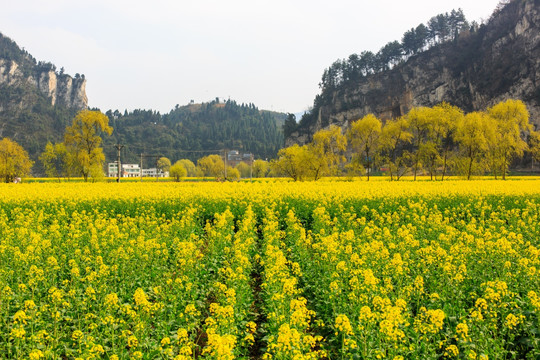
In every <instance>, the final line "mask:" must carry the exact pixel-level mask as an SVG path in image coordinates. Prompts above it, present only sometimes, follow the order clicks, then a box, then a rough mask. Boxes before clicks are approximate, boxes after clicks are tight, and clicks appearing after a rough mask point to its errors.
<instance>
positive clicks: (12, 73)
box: [0, 58, 88, 111]
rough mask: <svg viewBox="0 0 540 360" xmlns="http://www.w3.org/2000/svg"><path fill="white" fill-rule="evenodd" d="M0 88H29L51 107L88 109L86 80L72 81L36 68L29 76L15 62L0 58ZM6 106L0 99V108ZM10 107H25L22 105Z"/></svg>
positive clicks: (77, 79) (53, 72) (66, 77)
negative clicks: (44, 97) (46, 99)
mask: <svg viewBox="0 0 540 360" xmlns="http://www.w3.org/2000/svg"><path fill="white" fill-rule="evenodd" d="M0 86H9V87H27V86H31V87H34V88H35V89H37V90H39V92H40V93H41V94H43V95H45V96H46V97H47V98H48V99H49V100H50V103H51V105H53V106H55V105H59V106H65V107H68V108H74V109H77V110H81V109H85V108H86V107H88V98H87V96H86V79H84V78H81V77H77V78H76V79H74V78H72V77H71V76H69V75H66V74H61V75H58V74H57V73H56V72H55V71H53V70H52V69H47V68H45V69H40V68H39V67H38V66H36V67H35V69H33V71H31V72H30V73H29V74H25V72H24V71H23V70H21V68H20V66H19V64H18V63H17V62H15V61H13V60H7V59H1V58H0ZM21 101H23V98H21ZM8 105H9V104H5V103H3V101H2V99H0V107H6V106H8ZM11 105H16V106H17V107H24V106H25V104H24V103H17V104H11ZM0 111H1V108H0Z"/></svg>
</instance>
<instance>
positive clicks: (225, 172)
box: [223, 149, 227, 181]
mask: <svg viewBox="0 0 540 360" xmlns="http://www.w3.org/2000/svg"><path fill="white" fill-rule="evenodd" d="M223 163H224V164H225V169H224V170H225V171H224V174H225V179H223V180H224V181H225V180H227V149H225V161H224V162H223Z"/></svg>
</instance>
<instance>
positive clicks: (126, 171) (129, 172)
mask: <svg viewBox="0 0 540 360" xmlns="http://www.w3.org/2000/svg"><path fill="white" fill-rule="evenodd" d="M107 173H108V176H109V177H118V163H117V162H112V163H109V166H108V172H107ZM140 176H141V167H140V166H139V164H122V172H121V173H120V177H124V178H126V177H140ZM142 176H143V177H146V176H148V177H150V176H151V177H169V172H168V171H165V172H163V171H161V170H160V171H159V172H158V170H157V169H156V168H151V169H142Z"/></svg>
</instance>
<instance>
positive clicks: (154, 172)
mask: <svg viewBox="0 0 540 360" xmlns="http://www.w3.org/2000/svg"><path fill="white" fill-rule="evenodd" d="M142 176H143V177H146V176H147V177H169V172H168V171H165V172H163V171H161V170H159V171H158V169H156V168H150V169H143V170H142Z"/></svg>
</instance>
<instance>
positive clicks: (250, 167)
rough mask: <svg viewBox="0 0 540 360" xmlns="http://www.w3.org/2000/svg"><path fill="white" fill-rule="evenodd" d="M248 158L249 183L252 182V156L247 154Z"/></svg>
mask: <svg viewBox="0 0 540 360" xmlns="http://www.w3.org/2000/svg"><path fill="white" fill-rule="evenodd" d="M249 155H250V156H249V157H250V160H251V161H250V162H249V181H251V182H253V154H249Z"/></svg>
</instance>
